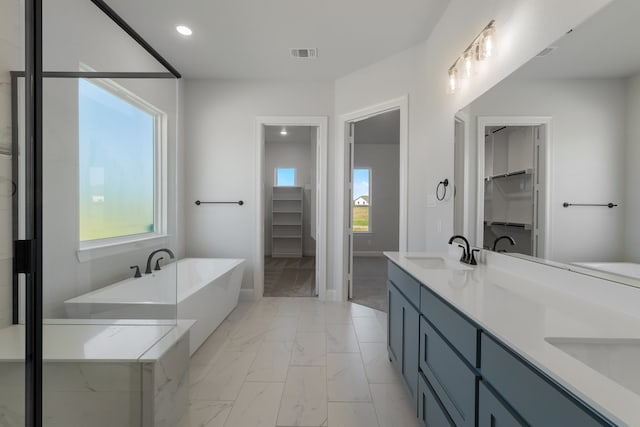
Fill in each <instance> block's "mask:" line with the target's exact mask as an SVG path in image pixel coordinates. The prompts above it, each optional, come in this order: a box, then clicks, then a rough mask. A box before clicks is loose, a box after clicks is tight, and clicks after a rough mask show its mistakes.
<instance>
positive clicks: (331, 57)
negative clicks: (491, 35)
mask: <svg viewBox="0 0 640 427" xmlns="http://www.w3.org/2000/svg"><path fill="white" fill-rule="evenodd" d="M448 2H449V0H393V1H391V0H314V1H312V0H269V1H265V0H180V1H176V0H135V1H131V0H107V3H108V4H109V6H111V7H112V8H113V9H114V10H115V11H116V12H117V13H118V14H120V16H122V17H123V18H124V19H125V20H126V21H127V22H128V23H129V24H130V25H131V26H132V27H133V28H134V29H135V30H136V31H137V32H138V33H139V34H140V35H141V36H142V37H143V38H145V39H146V40H147V41H148V42H149V43H150V44H151V45H152V46H153V47H154V48H155V49H156V50H157V51H158V52H159V53H160V54H161V55H162V56H164V57H165V58H166V59H167V60H168V61H169V62H170V63H171V64H172V65H173V66H175V67H176V68H177V69H178V71H180V72H181V73H182V74H183V76H185V77H187V78H229V79H231V78H233V79H280V80H334V79H336V78H338V77H340V76H343V75H346V74H348V73H350V72H352V71H355V70H357V69H359V68H361V67H364V66H366V65H369V64H372V63H374V62H376V61H379V60H381V59H383V58H386V57H388V56H390V55H392V54H394V53H397V52H400V51H402V50H404V49H407V48H409V47H411V46H413V45H415V44H417V43H419V42H420V41H423V40H426V39H427V37H428V36H429V33H430V32H431V30H432V29H433V27H434V25H435V23H436V22H437V21H438V19H439V18H440V16H441V14H442V12H443V11H444V9H445V7H446V6H447V4H448ZM178 24H182V25H187V26H189V27H191V28H192V29H193V35H192V36H191V37H190V38H186V37H184V36H181V35H179V34H178V33H177V32H176V31H175V26H176V25H178ZM307 47H310V48H318V56H319V57H318V59H314V60H306V61H305V60H300V59H295V58H291V57H290V55H289V49H290V48H307Z"/></svg>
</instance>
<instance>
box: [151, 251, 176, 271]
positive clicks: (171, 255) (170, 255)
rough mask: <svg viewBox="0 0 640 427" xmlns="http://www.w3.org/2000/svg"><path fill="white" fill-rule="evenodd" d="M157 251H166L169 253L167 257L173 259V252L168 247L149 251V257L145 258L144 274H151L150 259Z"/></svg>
mask: <svg viewBox="0 0 640 427" xmlns="http://www.w3.org/2000/svg"><path fill="white" fill-rule="evenodd" d="M159 252H166V253H167V254H169V258H171V259H175V258H176V257H175V255H174V254H173V252H171V250H170V249H167V248H163V249H158V250H155V251H153V252H151V254H150V255H149V258H147V268H146V269H145V270H144V274H151V261H152V260H153V256H154V255H155V254H157V253H159Z"/></svg>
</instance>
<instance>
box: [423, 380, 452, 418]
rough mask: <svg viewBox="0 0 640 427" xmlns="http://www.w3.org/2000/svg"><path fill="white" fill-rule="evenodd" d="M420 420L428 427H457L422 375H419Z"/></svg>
mask: <svg viewBox="0 0 640 427" xmlns="http://www.w3.org/2000/svg"><path fill="white" fill-rule="evenodd" d="M418 419H419V420H420V421H421V422H422V424H423V425H425V426H427V427H455V424H454V423H453V421H452V420H451V418H450V417H449V416H448V415H447V412H446V410H445V409H444V406H443V405H442V402H440V400H439V399H438V398H437V397H436V395H435V392H434V391H433V389H432V388H431V386H430V385H429V384H428V383H427V380H426V379H425V378H424V375H422V373H419V374H418Z"/></svg>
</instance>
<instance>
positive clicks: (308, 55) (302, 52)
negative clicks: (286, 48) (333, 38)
mask: <svg viewBox="0 0 640 427" xmlns="http://www.w3.org/2000/svg"><path fill="white" fill-rule="evenodd" d="M291 56H292V57H294V58H301V59H313V58H317V57H318V49H316V48H303V49H291Z"/></svg>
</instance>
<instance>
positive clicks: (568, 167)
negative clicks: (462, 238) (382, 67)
mask: <svg viewBox="0 0 640 427" xmlns="http://www.w3.org/2000/svg"><path fill="white" fill-rule="evenodd" d="M638 16H640V2H638V1H637V0H614V1H613V2H612V3H610V4H609V5H608V6H606V7H605V8H604V9H602V10H601V11H600V12H599V13H598V14H596V16H593V17H592V18H590V19H589V20H587V21H586V22H585V23H584V24H582V25H580V26H579V27H577V28H575V29H574V30H573V31H570V32H568V33H567V34H566V35H565V36H564V37H562V38H561V39H560V40H558V41H556V42H555V43H553V44H552V46H550V47H549V48H547V49H545V50H544V51H542V52H540V54H538V55H537V56H536V57H534V58H533V59H531V60H530V61H529V62H528V63H527V64H525V65H524V66H523V67H522V68H520V69H519V70H517V71H516V72H514V73H513V74H512V75H511V76H509V77H508V78H507V79H505V80H503V81H502V82H501V83H500V84H498V85H497V86H495V87H494V88H493V89H491V90H490V91H489V92H487V93H485V94H484V95H483V96H481V97H480V98H478V99H476V100H475V101H474V102H473V103H471V104H470V105H468V106H467V107H466V108H464V109H463V110H462V112H463V113H464V114H465V115H466V116H467V117H468V118H469V124H470V131H469V134H468V153H467V156H468V158H467V159H468V160H469V161H468V165H469V167H468V168H466V169H465V171H466V173H467V176H468V177H469V178H468V179H469V180H471V181H475V182H472V183H471V184H470V186H469V188H474V190H475V188H477V192H475V191H473V192H475V193H476V194H474V195H473V196H471V195H469V196H467V197H466V199H465V205H466V207H467V208H468V209H470V210H471V215H470V218H471V219H470V220H469V221H467V223H466V225H467V226H468V227H469V228H470V233H469V234H471V235H473V234H474V233H475V236H476V238H475V242H476V244H477V245H478V246H484V247H485V248H488V249H491V248H493V242H494V240H495V239H496V238H497V237H500V236H502V235H508V236H510V237H512V238H513V239H514V240H515V242H516V245H515V246H510V245H508V244H506V242H505V241H502V242H500V243H499V245H498V249H505V250H507V251H508V252H515V253H519V254H523V255H528V256H533V257H537V258H539V259H545V260H548V261H549V262H551V263H553V264H555V263H557V262H560V263H563V264H565V266H568V267H565V268H571V269H577V270H579V269H581V268H584V267H587V268H591V269H599V270H604V271H607V272H608V273H612V274H615V275H616V276H615V277H616V280H620V281H624V282H629V283H634V278H635V279H638V280H640V274H639V273H640V192H639V191H637V187H636V183H638V182H640V168H638V167H637V165H638V164H639V162H640V120H638V119H639V118H640V45H639V44H638V43H637V41H638V40H640V28H639V27H638V25H637V23H636V20H637V17H638ZM460 155H461V154H460V152H459V151H458V150H456V163H455V164H456V167H457V166H458V165H459V164H460V159H459V158H458V156H460ZM474 168H477V169H476V170H473V169H474ZM456 182H457V181H456ZM610 203H611V204H614V205H616V206H613V207H609V204H610ZM566 204H569V206H567V205H566ZM474 209H475V211H474ZM456 212H457V206H456ZM474 214H475V215H474ZM474 218H475V219H474ZM456 231H457V230H456ZM556 265H557V264H556ZM607 277H609V276H607ZM625 278H626V279H625ZM638 283H640V282H638Z"/></svg>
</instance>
